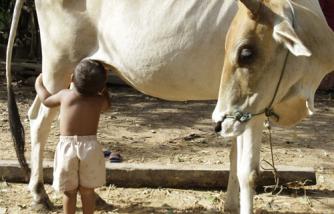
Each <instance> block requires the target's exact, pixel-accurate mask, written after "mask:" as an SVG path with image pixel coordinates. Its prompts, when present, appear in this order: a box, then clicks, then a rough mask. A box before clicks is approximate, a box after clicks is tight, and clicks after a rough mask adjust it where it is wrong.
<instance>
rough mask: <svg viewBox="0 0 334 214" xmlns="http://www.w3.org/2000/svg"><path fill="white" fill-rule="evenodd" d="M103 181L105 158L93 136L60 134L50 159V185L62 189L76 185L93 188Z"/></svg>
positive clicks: (68, 188)
mask: <svg viewBox="0 0 334 214" xmlns="http://www.w3.org/2000/svg"><path fill="white" fill-rule="evenodd" d="M105 182H106V167H105V160H104V155H103V152H102V146H101V145H100V144H99V143H98V142H97V140H96V136H95V135H92V136H60V140H59V143H58V145H57V149H56V153H55V159H54V168H53V184H52V186H53V188H54V189H55V190H56V191H59V192H64V191H69V190H74V189H77V188H78V187H79V186H82V187H86V188H96V187H100V186H103V185H104V184H105Z"/></svg>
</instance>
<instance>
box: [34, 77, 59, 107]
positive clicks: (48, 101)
mask: <svg viewBox="0 0 334 214" xmlns="http://www.w3.org/2000/svg"><path fill="white" fill-rule="evenodd" d="M35 89H36V92H37V95H38V97H39V99H40V100H41V101H42V103H43V104H44V105H45V106H46V107H49V108H52V107H56V106H59V105H60V101H61V97H62V94H63V91H60V92H58V93H56V94H54V95H52V94H50V92H49V91H48V90H47V89H46V88H45V86H44V85H43V80H42V74H40V75H39V76H38V77H37V79H36V82H35Z"/></svg>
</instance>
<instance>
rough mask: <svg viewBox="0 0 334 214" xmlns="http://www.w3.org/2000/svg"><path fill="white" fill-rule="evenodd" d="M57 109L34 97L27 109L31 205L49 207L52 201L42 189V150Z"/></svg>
mask: <svg viewBox="0 0 334 214" xmlns="http://www.w3.org/2000/svg"><path fill="white" fill-rule="evenodd" d="M57 112H58V111H57V109H49V108H46V107H45V106H43V105H42V104H41V101H40V100H39V98H38V97H36V98H35V100H34V103H33V104H32V106H31V108H30V110H29V113H28V115H29V119H30V132H31V177H30V182H29V190H30V191H31V193H32V196H33V205H34V206H35V207H36V208H37V209H40V208H46V209H51V208H52V203H51V202H50V200H49V197H48V195H47V194H46V192H45V189H44V178H43V151H44V145H45V142H46V141H47V137H48V134H49V132H50V128H51V122H52V120H53V119H54V117H55V115H56V114H57Z"/></svg>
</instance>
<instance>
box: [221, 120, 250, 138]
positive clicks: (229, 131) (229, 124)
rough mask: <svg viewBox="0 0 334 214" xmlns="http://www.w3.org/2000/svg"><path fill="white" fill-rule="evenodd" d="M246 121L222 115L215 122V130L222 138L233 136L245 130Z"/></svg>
mask: <svg viewBox="0 0 334 214" xmlns="http://www.w3.org/2000/svg"><path fill="white" fill-rule="evenodd" d="M245 127H246V123H242V122H240V121H238V120H235V119H232V118H227V117H222V118H221V120H218V121H217V122H216V126H215V132H216V133H218V134H219V135H221V136H222V137H224V138H233V137H237V136H239V135H241V134H242V133H243V132H244V131H245Z"/></svg>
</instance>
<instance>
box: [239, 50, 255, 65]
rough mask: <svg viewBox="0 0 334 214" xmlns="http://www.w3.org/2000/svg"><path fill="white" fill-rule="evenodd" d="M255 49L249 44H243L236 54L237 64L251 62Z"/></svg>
mask: <svg viewBox="0 0 334 214" xmlns="http://www.w3.org/2000/svg"><path fill="white" fill-rule="evenodd" d="M255 55H256V52H255V49H254V48H253V47H251V46H243V47H241V48H240V50H239V54H238V64H239V65H248V64H251V63H252V62H253V61H254V59H255Z"/></svg>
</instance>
